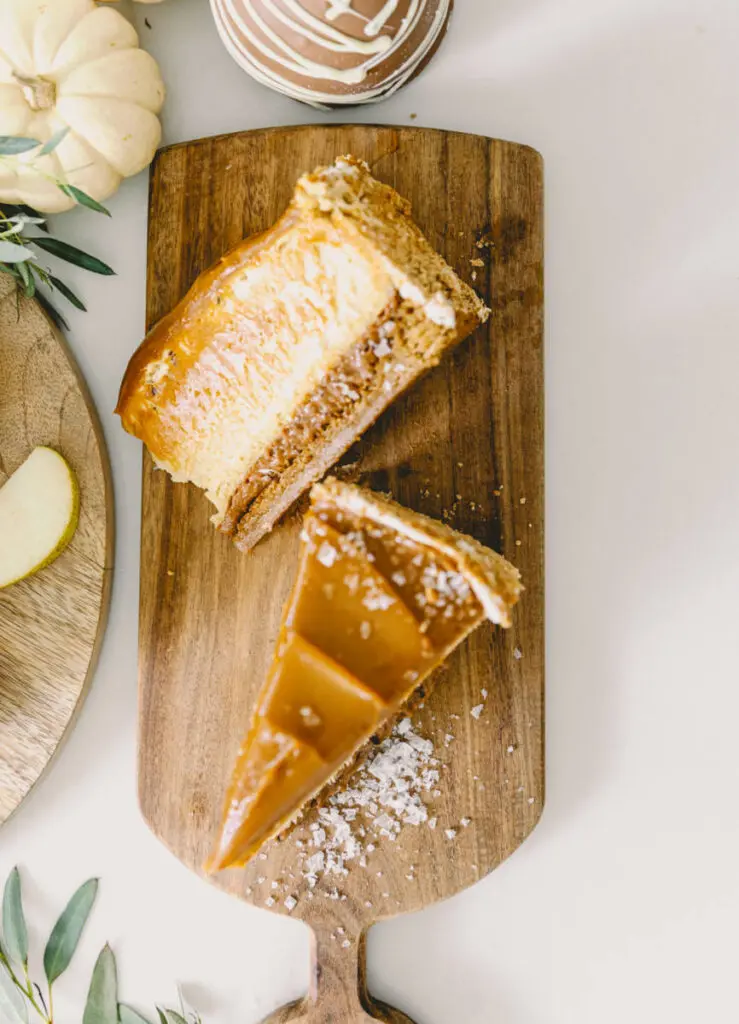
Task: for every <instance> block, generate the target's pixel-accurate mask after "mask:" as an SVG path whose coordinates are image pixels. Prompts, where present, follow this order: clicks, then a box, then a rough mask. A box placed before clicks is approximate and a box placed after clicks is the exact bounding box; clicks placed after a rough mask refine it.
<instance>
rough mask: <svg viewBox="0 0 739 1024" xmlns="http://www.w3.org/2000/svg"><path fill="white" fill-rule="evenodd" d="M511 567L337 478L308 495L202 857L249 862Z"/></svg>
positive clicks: (394, 707) (216, 863) (468, 626)
mask: <svg viewBox="0 0 739 1024" xmlns="http://www.w3.org/2000/svg"><path fill="white" fill-rule="evenodd" d="M520 592H521V583H520V578H519V574H518V571H517V570H516V569H515V568H514V567H513V566H512V565H510V564H509V563H508V562H507V561H506V560H505V559H504V558H503V557H502V556H501V555H499V554H497V553H496V552H495V551H491V550H490V549H489V548H485V547H483V546H482V545H481V544H478V543H477V541H475V540H473V539H472V538H471V537H467V536H464V535H463V534H460V533H457V532H456V531H454V530H452V529H450V528H449V527H447V526H444V525H442V524H441V523H439V522H437V521H435V520H432V519H428V518H427V517H426V516H423V515H420V514H418V513H416V512H411V511H409V510H407V509H405V508H402V507H401V506H400V505H397V504H395V502H392V501H389V500H387V499H385V498H381V497H380V496H378V495H377V494H374V493H372V492H370V491H367V490H364V489H362V488H359V487H354V486H352V485H349V484H343V483H340V482H338V481H336V480H331V481H328V482H327V483H325V484H319V485H317V486H315V487H314V488H313V491H312V493H311V508H310V511H309V512H308V514H307V516H306V519H305V524H304V529H303V533H302V540H301V551H300V562H299V567H298V573H297V578H296V581H295V585H294V587H293V591H292V593H291V595H290V597H289V598H288V601H287V604H286V605H285V608H284V611H283V619H282V625H281V629H280V636H279V639H278V641H277V648H276V651H275V655H274V660H273V663H272V667H271V669H270V672H269V675H268V677H267V681H266V682H265V684H264V686H263V687H262V690H261V692H260V694H259V696H258V699H257V705H256V709H255V712H254V715H253V718H252V722H251V726H250V728H249V732H248V734H247V736H246V739H245V741H244V743H243V745H242V747H241V750H240V751H239V755H238V759H237V762H236V766H235V768H234V772H233V777H232V780H231V785H230V788H229V790H228V793H227V797H226V805H225V812H224V818H223V824H222V827H221V831H220V834H219V837H218V840H217V843H216V846H215V849H214V852H213V854H212V856H211V859H210V861H209V863H208V865H207V869H208V870H209V871H219V870H221V869H223V868H227V867H231V866H240V865H243V864H245V863H246V862H247V861H248V860H249V859H250V858H251V857H252V856H253V855H254V854H255V853H256V852H257V850H258V849H259V848H260V846H262V844H263V843H265V842H266V841H267V840H268V839H270V838H272V837H273V836H275V835H277V834H278V833H279V832H280V831H282V829H283V828H284V827H285V826H286V825H288V824H290V823H291V822H292V821H293V820H294V819H295V818H296V817H297V816H298V815H299V814H300V812H301V810H302V809H303V808H304V806H305V805H306V803H308V802H309V801H310V800H311V799H313V798H314V797H315V796H316V795H317V794H318V793H320V791H321V790H322V789H323V788H324V787H325V786H326V785H327V784H328V783H329V782H331V781H332V780H333V779H334V778H335V777H336V776H337V774H338V773H339V772H340V771H341V770H342V768H344V767H345V766H346V765H347V764H349V763H350V762H351V761H352V759H353V758H354V756H355V755H356V754H357V752H358V750H359V749H360V748H361V747H362V746H363V745H364V744H365V743H366V742H367V741H368V740H369V739H370V737H371V736H373V735H374V734H375V733H377V732H380V731H382V730H383V728H385V727H386V726H387V725H388V724H389V723H390V721H391V720H392V718H393V717H394V716H395V714H396V713H397V712H398V711H399V710H400V709H401V707H402V706H403V705H404V704H405V702H406V701H407V700H408V698H409V697H411V695H412V694H413V693H414V691H415V690H416V689H417V687H418V686H419V685H420V684H421V683H422V682H423V681H424V680H425V679H426V678H427V676H428V675H429V674H430V673H431V672H432V671H433V669H434V668H436V667H437V666H438V665H439V664H441V662H442V661H444V659H445V658H446V657H447V656H448V655H449V654H450V652H451V651H452V650H454V648H455V647H456V646H457V645H458V644H460V643H461V642H462V641H463V640H464V639H465V637H467V636H468V635H469V633H471V632H472V630H474V629H476V628H477V626H479V625H480V624H481V623H482V622H483V621H484V620H485V619H489V620H490V621H491V622H493V623H496V624H497V625H500V626H509V625H510V610H511V608H512V606H513V605H514V604H515V603H516V601H517V600H518V597H519V594H520Z"/></svg>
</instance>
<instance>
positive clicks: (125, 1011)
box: [118, 1003, 151, 1024]
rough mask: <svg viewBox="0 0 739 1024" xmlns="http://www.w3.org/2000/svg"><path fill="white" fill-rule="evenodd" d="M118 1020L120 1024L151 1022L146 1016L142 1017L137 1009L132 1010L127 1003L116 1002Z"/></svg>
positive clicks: (149, 1023)
mask: <svg viewBox="0 0 739 1024" xmlns="http://www.w3.org/2000/svg"><path fill="white" fill-rule="evenodd" d="M118 1020H119V1021H120V1024H151V1021H150V1020H149V1018H148V1017H144V1015H143V1014H141V1013H139V1011H138V1010H134V1008H133V1007H132V1006H129V1005H128V1003H119V1004H118Z"/></svg>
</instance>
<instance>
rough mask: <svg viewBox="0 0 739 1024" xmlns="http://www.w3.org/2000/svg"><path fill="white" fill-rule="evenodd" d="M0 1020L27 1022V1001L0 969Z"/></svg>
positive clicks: (13, 1023)
mask: <svg viewBox="0 0 739 1024" xmlns="http://www.w3.org/2000/svg"><path fill="white" fill-rule="evenodd" d="M0 1020H1V1021H3V1024H28V1003H27V1002H26V1000H25V998H24V997H23V993H22V992H21V991H20V989H18V988H16V986H15V985H14V984H13V981H12V980H11V977H10V975H9V974H6V973H5V971H0Z"/></svg>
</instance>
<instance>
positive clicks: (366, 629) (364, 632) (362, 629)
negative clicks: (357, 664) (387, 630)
mask: <svg viewBox="0 0 739 1024" xmlns="http://www.w3.org/2000/svg"><path fill="white" fill-rule="evenodd" d="M359 635H360V636H361V638H362V639H363V640H369V638H370V637H371V636H372V624H371V623H370V622H366V621H363V622H360V623H359Z"/></svg>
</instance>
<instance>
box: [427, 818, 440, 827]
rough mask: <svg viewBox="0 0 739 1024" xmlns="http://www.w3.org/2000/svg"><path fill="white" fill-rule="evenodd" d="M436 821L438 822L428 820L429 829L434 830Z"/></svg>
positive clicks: (432, 819)
mask: <svg viewBox="0 0 739 1024" xmlns="http://www.w3.org/2000/svg"><path fill="white" fill-rule="evenodd" d="M438 821H439V819H438V818H429V828H430V829H435V828H436V825H437V823H438Z"/></svg>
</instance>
